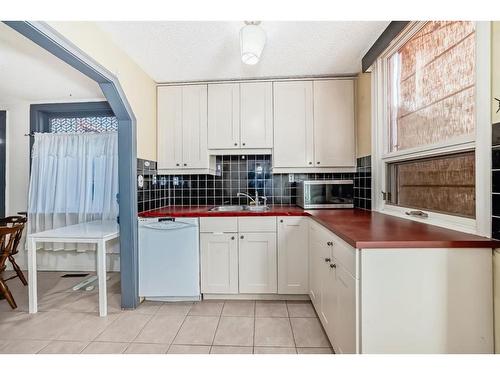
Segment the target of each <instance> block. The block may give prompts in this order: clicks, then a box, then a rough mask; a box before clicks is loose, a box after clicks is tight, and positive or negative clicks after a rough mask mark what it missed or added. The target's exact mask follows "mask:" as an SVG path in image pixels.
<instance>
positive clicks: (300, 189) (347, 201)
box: [297, 180, 354, 209]
mask: <svg viewBox="0 0 500 375" xmlns="http://www.w3.org/2000/svg"><path fill="white" fill-rule="evenodd" d="M297 205H298V206H300V207H302V208H306V209H312V208H353V207H354V182H353V180H315V181H299V182H298V183H297Z"/></svg>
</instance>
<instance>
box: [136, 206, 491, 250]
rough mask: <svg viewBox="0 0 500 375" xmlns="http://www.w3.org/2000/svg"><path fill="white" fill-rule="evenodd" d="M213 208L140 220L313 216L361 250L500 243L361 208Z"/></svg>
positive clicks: (173, 210) (170, 209)
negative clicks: (254, 210) (258, 209)
mask: <svg viewBox="0 0 500 375" xmlns="http://www.w3.org/2000/svg"><path fill="white" fill-rule="evenodd" d="M212 207H213V206H198V207H181V206H167V207H163V208H159V209H156V210H151V211H146V212H141V213H140V214H139V216H140V217H150V218H151V217H221V216H309V217H311V218H312V219H314V220H315V221H316V222H318V223H320V224H321V225H323V226H324V227H325V228H327V229H328V230H330V231H332V232H333V233H335V234H336V235H337V236H339V237H340V238H342V239H343V240H344V241H346V242H347V243H348V244H350V245H351V246H353V247H355V248H358V249H377V248H379V249H380V248H497V247H500V241H496V240H492V239H489V238H486V237H480V236H475V235H472V234H467V233H463V232H458V231H454V230H450V229H445V228H441V227H437V226H434V225H429V224H423V223H419V222H415V221H412V220H406V219H401V218H397V217H394V216H390V215H385V214H381V213H377V212H373V211H365V210H359V209H335V210H334V209H331V210H303V209H302V208H300V207H298V206H278V205H276V206H271V209H270V210H269V211H266V212H250V211H237V212H235V211H232V212H217V211H209V210H210V208H212Z"/></svg>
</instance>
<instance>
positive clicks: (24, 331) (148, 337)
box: [0, 272, 332, 354]
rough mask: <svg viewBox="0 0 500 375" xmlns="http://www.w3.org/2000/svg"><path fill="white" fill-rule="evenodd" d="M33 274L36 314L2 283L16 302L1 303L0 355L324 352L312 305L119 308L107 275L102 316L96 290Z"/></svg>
mask: <svg viewBox="0 0 500 375" xmlns="http://www.w3.org/2000/svg"><path fill="white" fill-rule="evenodd" d="M61 275H62V273H61V272H40V273H39V278H38V284H39V291H38V293H39V313H37V314H32V315H30V314H28V313H27V311H28V289H27V287H24V286H23V285H22V284H21V282H20V281H19V280H18V279H13V280H11V281H9V282H8V285H9V288H10V289H11V291H12V293H13V295H14V298H15V299H16V301H17V303H18V306H19V307H18V308H17V309H16V310H11V309H10V307H9V305H8V304H7V302H6V301H5V300H0V353H43V354H49V353H53V354H55V353H60V354H63V353H67V354H74V353H102V354H108V353H136V354H137V353H141V354H142V353H144V354H147V353H150V354H161V353H169V354H183V353H186V354H208V353H212V354H229V353H238V354H252V353H254V354H296V353H299V354H328V353H332V349H331V347H330V344H329V342H328V339H327V337H326V335H325V333H324V331H323V329H322V327H321V324H320V322H319V320H318V317H317V315H316V313H315V311H314V308H313V307H312V305H311V304H310V303H309V302H304V301H300V302H297V301H279V302H277V301H272V302H268V301H202V302H196V303H190V302H189V303H188V302H183V303H162V302H149V301H146V302H144V303H142V304H141V305H140V307H139V308H138V309H136V310H134V311H123V310H121V309H120V280H119V274H118V273H109V274H108V277H110V280H109V281H108V309H109V315H108V316H107V317H105V318H100V317H99V316H98V315H97V311H98V301H97V290H94V291H92V292H80V291H79V292H73V291H71V287H72V286H73V285H75V284H76V283H77V282H78V281H79V280H78V279H75V278H66V279H64V278H61V277H60V276H61Z"/></svg>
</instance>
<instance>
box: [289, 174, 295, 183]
mask: <svg viewBox="0 0 500 375" xmlns="http://www.w3.org/2000/svg"><path fill="white" fill-rule="evenodd" d="M294 181H295V175H294V174H293V173H290V174H289V175H288V182H294Z"/></svg>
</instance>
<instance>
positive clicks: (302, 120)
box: [273, 81, 314, 168]
mask: <svg viewBox="0 0 500 375" xmlns="http://www.w3.org/2000/svg"><path fill="white" fill-rule="evenodd" d="M313 162H314V139H313V83H312V81H295V82H275V83H274V149H273V166H274V167H275V168H307V167H311V166H313Z"/></svg>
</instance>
